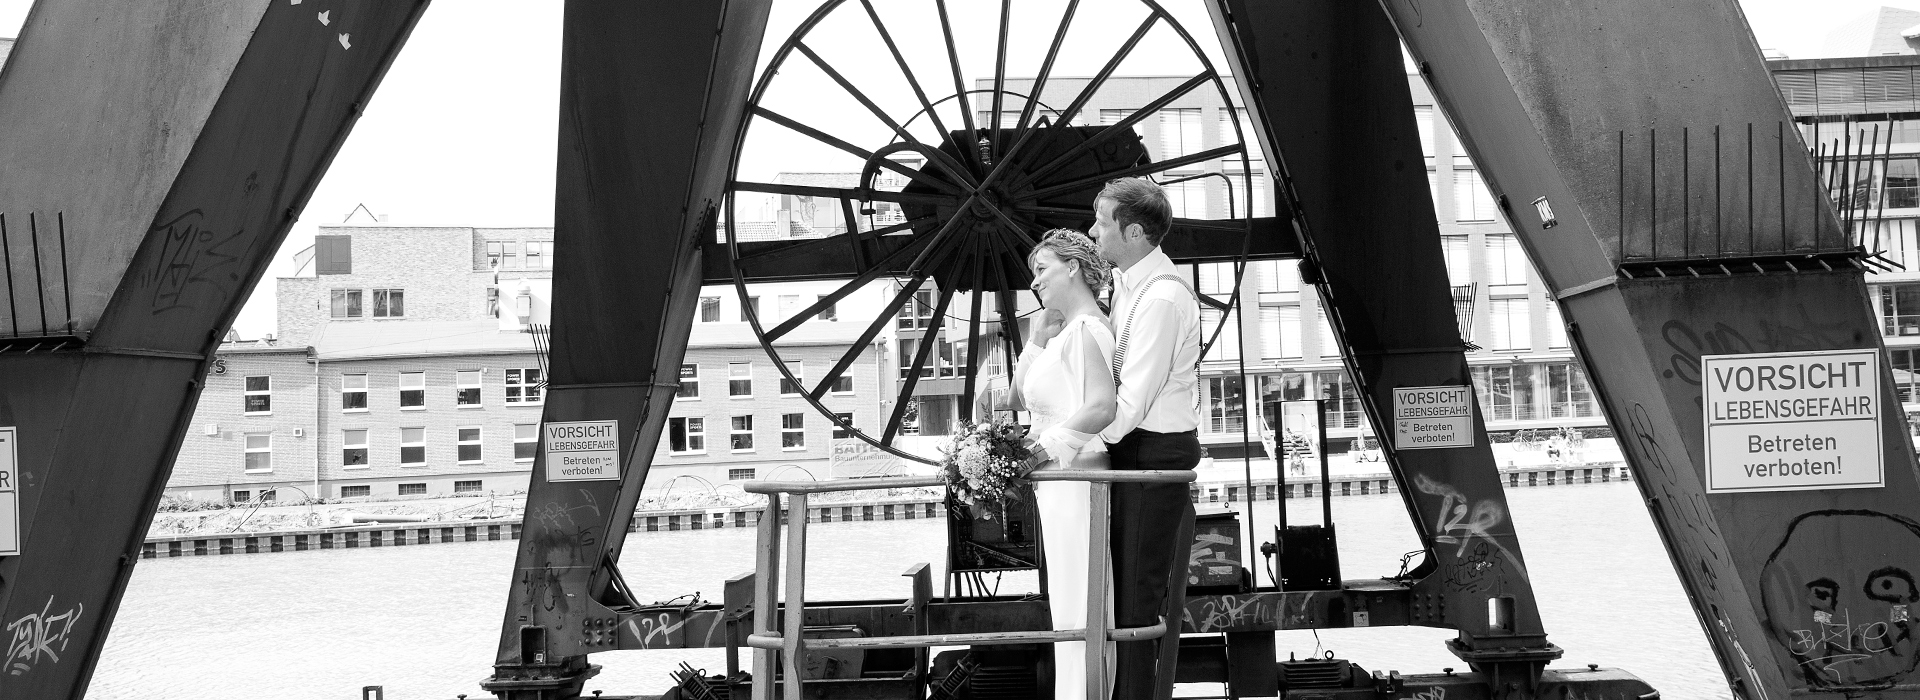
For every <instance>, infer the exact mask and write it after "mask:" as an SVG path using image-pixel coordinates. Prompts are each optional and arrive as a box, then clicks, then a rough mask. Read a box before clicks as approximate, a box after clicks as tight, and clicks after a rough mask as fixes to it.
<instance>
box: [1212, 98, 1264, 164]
mask: <svg viewBox="0 0 1920 700" xmlns="http://www.w3.org/2000/svg"><path fill="white" fill-rule="evenodd" d="M1236 114H1237V115H1239V117H1240V129H1241V130H1242V132H1235V131H1234V128H1233V117H1234V116H1235V115H1236ZM1235 143H1245V144H1246V146H1247V160H1251V161H1254V162H1255V163H1256V167H1257V164H1258V163H1259V161H1260V160H1261V155H1260V136H1259V135H1258V134H1255V133H1254V132H1253V120H1252V119H1250V118H1248V117H1247V109H1246V108H1245V107H1238V108H1235V109H1234V110H1233V111H1232V112H1229V111H1227V110H1224V109H1222V110H1220V145H1222V146H1229V145H1232V144H1235ZM1239 160H1240V159H1239V158H1237V157H1234V156H1227V163H1228V165H1234V164H1236V162H1237V161H1239Z"/></svg>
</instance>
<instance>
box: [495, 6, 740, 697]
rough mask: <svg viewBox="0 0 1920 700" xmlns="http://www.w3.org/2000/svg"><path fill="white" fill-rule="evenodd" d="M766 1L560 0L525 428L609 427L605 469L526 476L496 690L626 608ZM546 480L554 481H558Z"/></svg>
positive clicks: (550, 669)
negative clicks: (628, 576) (549, 233)
mask: <svg viewBox="0 0 1920 700" xmlns="http://www.w3.org/2000/svg"><path fill="white" fill-rule="evenodd" d="M770 5H771V2H770V0H733V1H731V2H725V3H684V4H679V5H673V6H670V7H669V6H662V5H656V4H649V3H632V2H624V1H622V0H570V1H569V2H568V3H567V6H566V16H565V20H564V24H563V32H564V34H563V40H562V52H561V68H560V73H561V77H560V81H561V86H560V140H559V161H558V166H557V172H556V179H557V183H558V188H557V192H556V195H555V202H554V239H555V240H557V241H559V242H560V244H561V245H560V246H559V250H560V252H559V255H560V256H561V259H560V260H559V261H558V263H557V264H556V265H555V268H556V269H559V270H562V271H563V274H558V275H555V276H554V281H553V282H554V289H553V299H554V304H553V349H552V351H551V359H550V361H549V366H550V367H551V372H550V373H549V375H548V382H549V385H548V392H549V393H548V397H547V402H546V408H545V409H544V411H543V413H542V416H541V418H542V421H543V425H544V426H545V427H543V430H551V429H553V428H554V426H555V425H556V424H565V423H571V422H580V421H615V422H616V424H617V429H616V430H615V433H616V437H615V439H616V440H617V443H618V455H619V467H620V470H619V473H618V474H617V478H614V479H611V480H605V479H593V480H549V479H548V477H549V475H555V474H558V473H559V471H560V469H562V468H564V466H565V465H556V464H554V463H553V461H552V460H553V459H554V458H553V457H552V456H551V455H549V454H548V453H547V448H548V442H549V441H548V440H547V439H545V437H544V435H543V439H542V441H541V446H540V449H539V452H538V453H537V454H536V456H535V458H534V464H533V475H532V479H531V482H530V486H529V487H528V494H527V516H526V524H525V527H524V529H523V530H522V532H523V535H522V538H521V540H520V551H519V554H518V557H517V558H516V560H515V563H514V569H513V581H512V585H511V586H510V587H509V589H508V590H509V595H508V600H507V606H506V615H505V620H504V621H503V623H502V625H501V637H500V650H499V654H498V655H497V657H496V659H495V664H494V671H495V672H494V676H493V677H492V678H491V679H489V680H488V681H486V683H485V684H484V686H485V687H486V688H487V689H488V690H490V691H493V692H494V693H495V694H497V695H499V696H500V697H502V698H507V699H514V700H519V699H525V700H532V699H535V698H538V699H542V700H545V699H547V698H567V697H574V696H575V695H577V694H578V692H579V688H580V684H581V682H583V681H585V680H586V679H587V678H589V677H591V676H592V675H593V674H594V672H595V671H596V670H597V667H594V666H591V665H589V664H587V662H586V658H587V654H589V653H591V652H594V651H610V650H613V649H615V648H617V647H616V646H615V637H616V635H615V633H614V625H615V623H616V622H617V621H618V618H617V613H618V612H619V611H622V610H627V609H629V608H630V607H631V606H632V604H633V601H632V600H630V599H629V598H628V589H627V588H626V586H625V585H624V584H623V583H621V581H620V575H619V571H618V569H617V568H616V567H615V564H614V563H615V562H616V561H618V560H619V555H620V549H621V545H622V544H623V543H624V542H625V539H626V533H627V525H628V523H629V521H630V520H631V519H632V518H633V510H634V507H635V504H636V503H637V502H638V500H639V497H640V490H641V487H642V486H643V485H644V484H645V483H646V478H647V468H648V467H649V466H650V463H651V460H652V458H653V453H654V447H655V445H656V444H657V443H658V442H659V439H660V433H661V432H662V429H663V428H664V427H665V424H666V420H667V413H668V409H669V408H670V407H671V406H672V404H673V395H674V392H675V391H676V390H677V389H678V388H679V384H678V381H679V376H680V375H679V371H680V360H681V358H682V356H683V355H684V354H685V352H686V345H687V335H688V333H689V331H691V329H692V324H693V314H694V309H695V308H696V305H697V301H698V298H699V294H700V283H701V279H702V274H701V273H702V267H701V248H702V246H701V238H702V237H703V236H710V235H712V230H713V229H712V227H713V222H714V221H715V217H716V216H717V215H718V213H719V211H720V209H719V208H720V205H721V201H720V200H721V193H722V186H723V185H724V184H725V178H726V167H727V163H728V161H729V159H730V156H731V154H732V152H733V149H734V148H735V144H736V142H737V141H738V138H739V135H740V130H741V128H742V124H743V118H744V117H743V115H744V114H745V113H746V111H745V109H744V105H745V104H746V99H747V93H748V90H749V88H750V87H751V86H752V79H753V68H754V63H755V57H756V56H757V55H758V53H759V48H760V39H761V35H762V34H763V33H764V31H765V28H766V18H767V11H768V8H769V7H770ZM563 476H564V475H563Z"/></svg>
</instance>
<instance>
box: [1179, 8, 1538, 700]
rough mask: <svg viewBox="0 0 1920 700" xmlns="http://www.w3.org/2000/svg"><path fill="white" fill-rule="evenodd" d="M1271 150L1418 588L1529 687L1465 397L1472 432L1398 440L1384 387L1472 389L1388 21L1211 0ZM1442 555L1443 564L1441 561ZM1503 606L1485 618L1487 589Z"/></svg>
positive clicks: (1528, 610) (1490, 494)
mask: <svg viewBox="0 0 1920 700" xmlns="http://www.w3.org/2000/svg"><path fill="white" fill-rule="evenodd" d="M1208 8H1209V9H1210V10H1211V11H1212V14H1213V17H1214V20H1215V27H1216V29H1217V30H1218V32H1219V35H1220V37H1221V41H1222V43H1223V44H1224V45H1225V47H1226V48H1227V61H1228V62H1229V64H1231V65H1232V67H1233V74H1234V75H1237V76H1243V79H1241V80H1240V81H1238V82H1237V85H1238V86H1239V87H1240V90H1241V99H1242V100H1244V101H1245V102H1246V103H1247V104H1248V105H1249V106H1250V107H1251V109H1249V110H1248V112H1249V113H1251V114H1254V115H1257V116H1256V118H1255V129H1256V130H1257V131H1258V132H1259V134H1260V137H1261V141H1262V145H1263V147H1264V148H1265V149H1266V150H1265V152H1267V153H1271V154H1278V155H1279V156H1280V157H1281V159H1283V162H1284V167H1283V168H1276V171H1282V175H1283V177H1284V180H1283V181H1282V182H1281V183H1279V184H1280V187H1277V188H1275V190H1274V191H1275V192H1279V193H1282V194H1283V199H1284V200H1290V201H1283V202H1282V203H1283V204H1285V205H1287V208H1288V209H1290V210H1292V211H1294V212H1296V213H1297V216H1296V221H1297V226H1296V229H1297V231H1298V232H1299V235H1300V237H1301V239H1302V241H1303V245H1302V247H1303V248H1304V249H1305V250H1306V258H1305V262H1303V263H1302V264H1301V266H1302V276H1303V277H1306V278H1307V279H1308V281H1310V282H1313V283H1314V284H1315V286H1316V287H1317V288H1318V290H1319V292H1320V299H1321V303H1322V304H1323V305H1324V306H1325V307H1326V308H1327V309H1328V314H1327V315H1328V317H1329V319H1330V320H1331V321H1332V324H1331V325H1332V326H1333V328H1334V332H1335V333H1336V334H1338V335H1339V337H1340V342H1341V346H1342V347H1343V348H1344V352H1343V353H1342V357H1343V358H1344V359H1345V360H1346V364H1347V369H1348V371H1349V373H1350V374H1351V376H1352V377H1353V381H1354V383H1355V384H1356V385H1358V387H1359V388H1360V394H1361V397H1362V398H1361V404H1362V405H1363V406H1364V407H1365V409H1366V412H1367V416H1368V419H1369V420H1371V421H1372V422H1373V424H1374V425H1377V426H1381V429H1382V430H1383V431H1386V432H1383V433H1382V435H1381V442H1382V445H1381V446H1382V450H1383V452H1384V454H1385V455H1386V458H1387V465H1388V467H1389V468H1390V469H1391V471H1392V472H1393V475H1394V479H1395V480H1396V481H1397V482H1399V485H1400V489H1401V493H1402V497H1403V498H1404V499H1405V501H1406V506H1407V512H1408V515H1409V516H1411V517H1412V519H1413V521H1414V527H1415V530H1416V531H1417V532H1418V533H1419V534H1420V539H1421V542H1422V544H1423V545H1424V546H1425V547H1426V549H1427V554H1428V558H1429V562H1430V566H1428V567H1423V568H1425V569H1426V572H1428V575H1427V576H1426V577H1425V579H1424V580H1423V581H1422V582H1421V584H1420V585H1419V589H1420V592H1421V594H1422V595H1423V596H1432V597H1433V598H1434V599H1436V600H1437V601H1438V602H1439V604H1440V605H1439V609H1440V610H1441V611H1442V613H1441V619H1440V620H1439V621H1436V622H1437V624H1436V622H1428V623H1427V624H1434V625H1435V626H1441V627H1451V628H1454V629H1457V630H1459V632H1460V635H1459V637H1458V638H1457V639H1456V640H1454V641H1452V642H1451V643H1450V644H1449V648H1451V649H1452V651H1453V652H1454V653H1455V654H1457V655H1459V656H1460V657H1461V658H1462V659H1465V660H1467V661H1470V662H1472V663H1473V664H1474V665H1475V667H1476V669H1477V670H1482V671H1483V672H1488V673H1489V675H1490V679H1492V680H1495V681H1496V685H1500V684H1504V683H1505V682H1506V681H1510V680H1518V682H1520V683H1522V684H1525V685H1528V686H1530V685H1531V683H1532V682H1533V678H1534V677H1537V676H1538V673H1539V670H1540V667H1541V666H1542V665H1543V664H1545V663H1546V662H1547V661H1549V660H1551V659H1554V658H1558V657H1559V655H1560V650H1559V648H1558V647H1555V646H1553V645H1552V644H1549V643H1548V642H1547V640H1546V631H1545V629H1544V628H1542V626H1541V623H1540V613H1539V608H1538V605H1537V603H1536V602H1535V599H1534V591H1533V586H1532V583H1531V582H1530V581H1529V580H1528V578H1527V568H1526V562H1525V560H1524V559H1523V558H1522V556H1521V552H1520V542H1519V538H1518V537H1517V536H1516V534H1515V532H1514V523H1513V520H1512V518H1511V517H1510V516H1509V515H1508V509H1507V501H1506V494H1505V492H1504V491H1502V490H1501V487H1500V478H1499V477H1500V475H1499V471H1498V467H1497V465H1496V464H1495V462H1494V459H1493V450H1492V445H1490V444H1488V440H1487V435H1486V423H1485V418H1484V416H1481V415H1479V412H1478V411H1477V410H1476V411H1474V412H1473V413H1474V416H1473V445H1472V446H1471V447H1449V448H1438V449H1404V450H1403V449H1397V447H1396V445H1395V444H1394V440H1393V425H1394V414H1393V411H1394V409H1393V406H1394V398H1393V397H1394V390H1395V389H1399V388H1409V387H1435V386H1455V387H1471V386H1472V382H1471V380H1470V378H1469V376H1468V373H1467V358H1466V349H1465V345H1464V344H1463V343H1462V342H1461V338H1460V331H1459V327H1458V325H1457V323H1456V321H1455V315H1454V310H1453V300H1452V294H1451V291H1450V288H1449V286H1448V283H1447V277H1446V264H1445V259H1444V256H1443V254H1442V252H1441V247H1440V232H1439V227H1438V225H1437V224H1436V223H1435V216H1434V208H1433V202H1432V200H1431V198H1430V196H1429V193H1428V184H1427V178H1426V167H1425V165H1424V163H1425V159H1424V156H1423V153H1422V152H1421V149H1420V140H1419V133H1418V131H1417V129H1416V127H1415V124H1414V121H1413V97H1412V95H1411V93H1410V91H1409V89H1408V86H1407V78H1406V73H1405V71H1404V70H1403V69H1402V60H1401V57H1400V44H1399V40H1398V37H1396V36H1395V35H1394V32H1393V25H1392V24H1391V23H1389V22H1388V21H1387V17H1386V16H1385V15H1384V14H1383V13H1381V12H1380V10H1379V8H1378V7H1376V6H1373V5H1370V4H1365V3H1360V4H1356V3H1350V2H1340V1H1338V0H1310V1H1308V2H1291V3H1278V4H1276V3H1258V2H1246V1H1245V0H1216V1H1215V2H1211V3H1209V4H1208ZM1436 566H1437V568H1435V567H1436ZM1490 601H1492V602H1493V604H1494V606H1495V607H1496V608H1503V609H1501V614H1498V615H1492V614H1489V611H1490V607H1489V602H1490Z"/></svg>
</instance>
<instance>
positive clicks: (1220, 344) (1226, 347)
mask: <svg viewBox="0 0 1920 700" xmlns="http://www.w3.org/2000/svg"><path fill="white" fill-rule="evenodd" d="M1215 329H1218V335H1215ZM1208 340H1212V341H1213V345H1212V346H1211V347H1208V348H1207V356H1206V359H1208V360H1238V359H1240V323H1239V319H1238V318H1237V317H1233V318H1230V317H1228V316H1227V315H1226V313H1225V312H1223V311H1221V310H1219V309H1211V308H1208V309H1201V310H1200V342H1201V343H1205V342H1207V341H1208Z"/></svg>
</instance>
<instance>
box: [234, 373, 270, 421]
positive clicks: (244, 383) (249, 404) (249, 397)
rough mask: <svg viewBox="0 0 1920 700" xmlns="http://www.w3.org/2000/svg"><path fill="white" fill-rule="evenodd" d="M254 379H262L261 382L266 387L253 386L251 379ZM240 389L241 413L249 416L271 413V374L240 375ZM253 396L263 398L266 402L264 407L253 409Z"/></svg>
mask: <svg viewBox="0 0 1920 700" xmlns="http://www.w3.org/2000/svg"><path fill="white" fill-rule="evenodd" d="M255 379H259V380H262V381H263V383H265V384H266V388H265V389H255V388H253V380H255ZM240 391H241V399H240V400H241V404H240V408H241V412H242V414H243V415H249V416H271V415H273V375H271V374H255V375H251V376H246V377H242V378H241V379H240ZM255 397H260V398H261V399H262V400H264V401H265V402H266V408H264V409H261V410H258V411H256V410H254V408H253V401H254V398H255Z"/></svg>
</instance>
